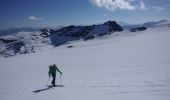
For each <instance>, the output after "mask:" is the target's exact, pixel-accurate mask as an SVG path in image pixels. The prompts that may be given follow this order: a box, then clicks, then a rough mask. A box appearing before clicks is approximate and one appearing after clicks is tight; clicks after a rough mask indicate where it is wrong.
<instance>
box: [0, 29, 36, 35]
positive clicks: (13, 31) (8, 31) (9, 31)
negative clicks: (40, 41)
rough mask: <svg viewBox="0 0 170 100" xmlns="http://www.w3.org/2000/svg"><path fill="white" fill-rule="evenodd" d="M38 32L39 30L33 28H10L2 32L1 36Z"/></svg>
mask: <svg viewBox="0 0 170 100" xmlns="http://www.w3.org/2000/svg"><path fill="white" fill-rule="evenodd" d="M38 30H39V28H32V27H21V28H10V29H7V30H0V36H5V35H10V34H14V33H18V32H34V31H38Z"/></svg>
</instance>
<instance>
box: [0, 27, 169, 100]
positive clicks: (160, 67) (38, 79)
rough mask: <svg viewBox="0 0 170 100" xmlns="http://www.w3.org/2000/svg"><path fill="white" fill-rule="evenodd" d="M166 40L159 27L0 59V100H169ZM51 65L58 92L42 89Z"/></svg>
mask: <svg viewBox="0 0 170 100" xmlns="http://www.w3.org/2000/svg"><path fill="white" fill-rule="evenodd" d="M169 38H170V27H169V26H168V25H166V26H165V25H163V26H159V27H153V28H150V29H148V30H146V31H141V32H136V33H131V32H128V31H124V32H122V33H117V34H116V36H115V34H113V35H111V36H110V37H109V38H108V37H107V36H106V37H103V38H102V39H94V40H91V41H80V42H74V43H72V44H68V45H73V46H74V47H73V48H67V46H68V45H67V44H66V45H63V46H60V47H56V48H55V49H48V50H47V51H43V52H38V53H34V54H25V55H18V56H15V57H11V58H0V100H169V99H170V52H169V51H170V41H169ZM53 63H56V64H57V65H58V66H59V68H60V70H61V71H62V72H63V76H62V80H61V81H60V78H59V75H58V76H57V84H60V82H61V84H62V85H64V87H55V88H51V89H47V88H46V87H45V85H46V84H47V79H48V74H47V73H48V65H50V64H53ZM48 84H50V82H49V83H48ZM35 90H42V91H41V92H39V93H34V92H32V91H35Z"/></svg>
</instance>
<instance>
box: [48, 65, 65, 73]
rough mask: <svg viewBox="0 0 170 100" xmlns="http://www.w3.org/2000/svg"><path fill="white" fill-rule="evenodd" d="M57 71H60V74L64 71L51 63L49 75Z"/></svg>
mask: <svg viewBox="0 0 170 100" xmlns="http://www.w3.org/2000/svg"><path fill="white" fill-rule="evenodd" d="M56 72H59V73H60V74H62V72H61V71H60V70H59V69H58V68H57V66H56V65H55V64H54V65H50V66H49V71H48V75H49V76H50V75H56Z"/></svg>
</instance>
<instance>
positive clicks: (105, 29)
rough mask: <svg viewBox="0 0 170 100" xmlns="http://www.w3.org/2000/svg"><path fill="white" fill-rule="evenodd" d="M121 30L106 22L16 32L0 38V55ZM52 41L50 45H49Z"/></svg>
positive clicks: (117, 26) (9, 54)
mask: <svg viewBox="0 0 170 100" xmlns="http://www.w3.org/2000/svg"><path fill="white" fill-rule="evenodd" d="M122 30H123V29H122V28H121V26H119V25H118V24H117V23H116V22H115V21H108V22H105V23H104V24H101V25H91V26H73V25H72V26H68V27H63V28H60V29H57V30H54V29H50V28H44V29H41V31H42V32H41V33H40V32H38V31H35V32H18V33H15V34H10V35H5V36H1V37H0V47H1V49H0V55H2V56H5V57H8V56H13V55H16V54H23V53H30V52H36V51H40V49H41V48H42V49H44V48H46V47H45V46H46V45H48V46H49V47H52V45H55V46H59V45H62V44H64V43H67V42H69V41H73V40H80V39H84V40H88V39H93V38H95V37H101V36H104V35H108V34H111V33H113V32H116V31H122ZM51 41H52V43H51Z"/></svg>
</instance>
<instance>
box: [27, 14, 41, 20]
mask: <svg viewBox="0 0 170 100" xmlns="http://www.w3.org/2000/svg"><path fill="white" fill-rule="evenodd" d="M28 19H29V20H33V21H40V20H43V18H40V17H35V16H32V15H31V16H29V17H28Z"/></svg>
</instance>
